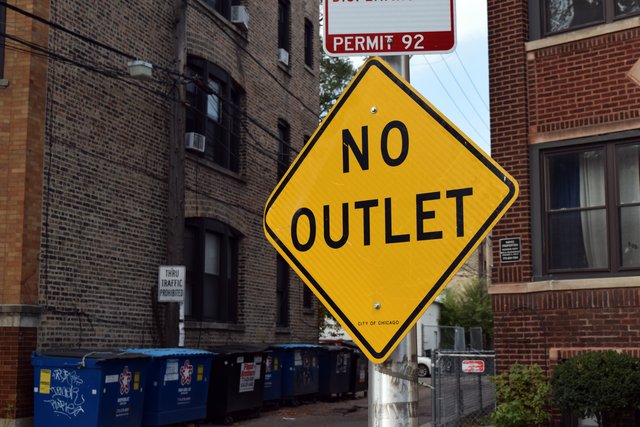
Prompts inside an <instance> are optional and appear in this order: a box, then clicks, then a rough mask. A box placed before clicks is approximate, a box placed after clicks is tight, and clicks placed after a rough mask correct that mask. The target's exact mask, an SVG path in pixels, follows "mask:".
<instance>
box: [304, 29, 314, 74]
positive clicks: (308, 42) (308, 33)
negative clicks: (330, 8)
mask: <svg viewBox="0 0 640 427" xmlns="http://www.w3.org/2000/svg"><path fill="white" fill-rule="evenodd" d="M313 39H314V37H313V24H312V23H311V21H309V20H308V19H305V20H304V63H305V64H306V65H307V66H308V67H311V68H313V53H314V52H315V50H314V47H313Z"/></svg>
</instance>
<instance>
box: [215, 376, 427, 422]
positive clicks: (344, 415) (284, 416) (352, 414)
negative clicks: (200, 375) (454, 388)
mask: <svg viewBox="0 0 640 427" xmlns="http://www.w3.org/2000/svg"><path fill="white" fill-rule="evenodd" d="M427 380H428V381H430V379H427ZM431 396H432V394H431V389H430V388H429V387H428V386H426V385H425V384H424V383H421V384H420V385H419V388H418V420H419V425H420V427H430V426H431ZM368 419H369V410H368V398H367V397H366V396H365V394H364V393H363V392H361V393H357V394H356V397H355V398H340V399H332V400H325V401H317V402H305V403H302V404H301V405H299V406H281V407H279V408H277V409H271V410H263V411H262V412H261V413H260V416H259V417H256V418H246V419H237V420H235V421H234V423H233V424H232V425H233V426H238V427H258V426H260V427H296V426H304V427H327V426H331V427H366V426H367V425H368ZM215 425H216V424H206V427H213V426H215Z"/></svg>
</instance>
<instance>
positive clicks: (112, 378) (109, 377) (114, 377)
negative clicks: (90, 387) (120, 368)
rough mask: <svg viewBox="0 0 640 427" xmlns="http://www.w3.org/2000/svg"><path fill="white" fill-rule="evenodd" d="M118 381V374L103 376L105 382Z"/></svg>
mask: <svg viewBox="0 0 640 427" xmlns="http://www.w3.org/2000/svg"><path fill="white" fill-rule="evenodd" d="M118 381H119V379H118V374H115V375H107V376H105V377H104V383H105V384H111V383H117V382H118Z"/></svg>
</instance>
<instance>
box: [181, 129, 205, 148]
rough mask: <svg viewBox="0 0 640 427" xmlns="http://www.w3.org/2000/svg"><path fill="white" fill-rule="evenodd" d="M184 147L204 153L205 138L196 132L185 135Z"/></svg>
mask: <svg viewBox="0 0 640 427" xmlns="http://www.w3.org/2000/svg"><path fill="white" fill-rule="evenodd" d="M184 146H185V148H186V149H187V150H192V151H198V152H200V153H204V147H205V137H204V135H200V134H199V133H195V132H187V133H186V134H185V135H184Z"/></svg>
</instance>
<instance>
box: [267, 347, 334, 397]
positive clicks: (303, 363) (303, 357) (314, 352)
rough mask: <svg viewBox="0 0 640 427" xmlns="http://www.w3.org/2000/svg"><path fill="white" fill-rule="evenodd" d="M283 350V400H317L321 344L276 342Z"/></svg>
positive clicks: (276, 348) (279, 348) (277, 348)
mask: <svg viewBox="0 0 640 427" xmlns="http://www.w3.org/2000/svg"><path fill="white" fill-rule="evenodd" d="M272 348H273V349H275V350H282V353H281V354H282V389H281V393H282V395H281V396H280V397H281V400H282V401H285V402H289V403H291V404H293V405H296V404H299V403H300V401H301V400H305V399H308V400H315V398H316V397H317V395H318V391H319V386H320V382H319V380H320V378H319V373H320V372H319V371H320V366H319V363H318V356H319V352H320V350H321V348H322V347H321V346H319V345H314V344H276V345H273V346H272Z"/></svg>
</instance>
